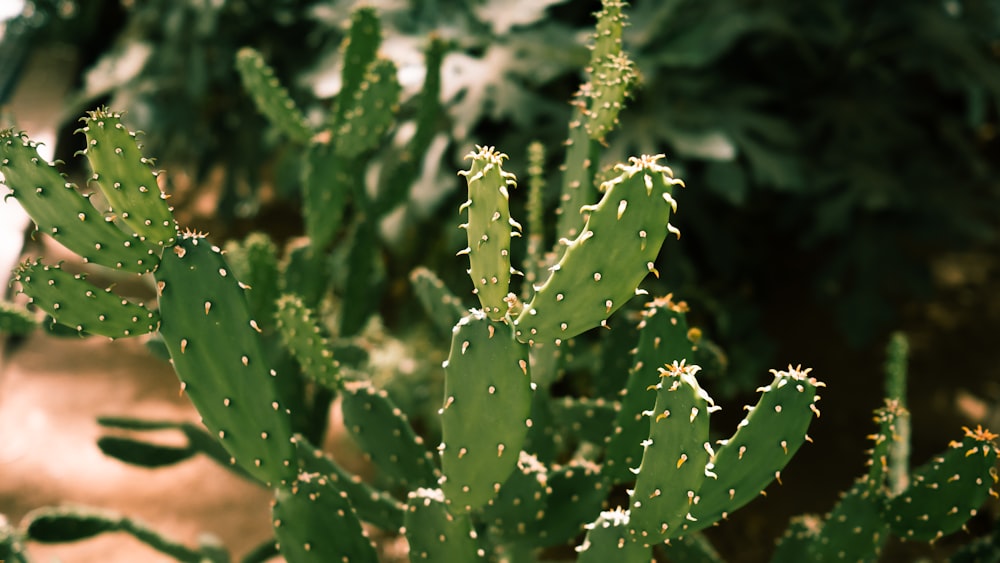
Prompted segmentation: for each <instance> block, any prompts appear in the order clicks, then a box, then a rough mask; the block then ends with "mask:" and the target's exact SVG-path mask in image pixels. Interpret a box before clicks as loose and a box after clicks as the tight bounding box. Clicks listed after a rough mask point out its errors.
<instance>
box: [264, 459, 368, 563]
mask: <svg viewBox="0 0 1000 563" xmlns="http://www.w3.org/2000/svg"><path fill="white" fill-rule="evenodd" d="M271 515H272V517H273V523H274V535H275V537H276V538H277V540H278V550H279V551H280V552H281V554H282V555H283V556H284V557H285V559H286V560H288V561H294V562H295V563H311V562H315V563H330V562H331V561H350V562H351V563H365V562H371V563H377V561H378V557H377V556H376V554H375V548H374V547H373V546H372V543H371V540H369V539H368V534H367V533H366V532H365V531H364V529H363V528H362V527H361V521H360V520H359V519H358V516H357V514H356V513H355V512H354V508H353V507H352V506H351V503H350V501H349V500H348V496H347V494H345V493H344V491H343V490H342V489H340V487H338V486H337V485H336V484H335V483H334V481H333V480H331V479H330V478H328V477H326V476H325V475H320V474H312V473H300V474H299V476H298V479H296V480H295V482H294V483H291V484H290V485H287V486H284V487H280V488H278V489H277V490H276V491H275V495H274V504H273V505H272V507H271ZM334 531H335V532H334Z"/></svg>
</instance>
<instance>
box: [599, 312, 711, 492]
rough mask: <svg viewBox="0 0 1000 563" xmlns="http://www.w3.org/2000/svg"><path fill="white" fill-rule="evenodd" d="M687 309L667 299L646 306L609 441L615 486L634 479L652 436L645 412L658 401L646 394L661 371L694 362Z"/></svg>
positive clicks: (609, 466) (609, 470)
mask: <svg viewBox="0 0 1000 563" xmlns="http://www.w3.org/2000/svg"><path fill="white" fill-rule="evenodd" d="M687 310H688V308H687V305H686V304H685V303H684V302H683V301H682V302H680V303H675V302H674V301H673V300H672V296H670V295H667V296H665V297H660V298H657V299H654V300H653V301H651V302H650V303H648V304H647V305H646V308H645V309H644V310H643V313H642V321H640V323H639V345H638V346H637V347H636V349H635V360H634V363H633V364H632V368H631V369H630V370H629V374H628V381H627V382H626V384H625V389H624V390H623V391H622V393H623V395H622V399H621V408H620V410H619V411H618V413H617V416H616V418H615V423H614V426H613V431H612V434H611V436H610V437H609V438H608V453H607V456H606V459H605V468H604V471H605V473H606V474H607V475H608V476H610V477H611V478H612V479H613V480H614V481H615V482H618V483H624V482H628V481H632V480H634V479H635V475H634V474H633V473H632V471H631V470H632V469H634V468H635V467H638V466H639V462H640V460H641V459H642V451H643V446H642V443H643V441H644V440H645V439H646V438H647V437H648V436H649V421H648V420H647V417H645V416H643V412H644V411H648V410H650V409H651V408H653V404H654V403H655V401H656V397H655V395H654V394H652V393H648V392H647V390H648V389H649V388H650V386H653V385H657V384H658V383H659V382H660V376H661V373H660V369H661V367H662V366H664V365H672V364H673V363H674V362H680V363H681V364H685V363H690V362H692V361H693V360H694V350H693V348H694V345H693V344H692V343H691V340H690V338H689V336H688V324H687V318H686V313H687Z"/></svg>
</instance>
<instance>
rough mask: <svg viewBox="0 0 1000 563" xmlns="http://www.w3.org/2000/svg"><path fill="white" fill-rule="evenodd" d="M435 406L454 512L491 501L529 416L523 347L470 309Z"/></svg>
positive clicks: (513, 460) (448, 494) (504, 326)
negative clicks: (439, 404)
mask: <svg viewBox="0 0 1000 563" xmlns="http://www.w3.org/2000/svg"><path fill="white" fill-rule="evenodd" d="M444 394H445V400H444V406H443V407H442V408H441V411H440V412H441V432H442V442H441V445H440V450H441V470H442V472H443V473H444V477H443V478H442V479H441V488H442V489H443V490H444V493H445V497H446V498H447V499H448V502H449V505H450V509H451V510H452V512H455V513H456V514H458V513H460V512H462V511H472V510H475V509H478V508H480V507H482V506H483V505H485V504H486V503H487V502H489V501H490V500H491V499H493V498H494V497H495V496H496V494H497V491H498V490H499V488H500V484H501V483H503V482H504V481H506V480H507V477H509V476H510V474H511V472H513V471H514V467H515V466H516V465H517V461H518V456H519V455H520V452H521V449H522V447H523V446H524V440H525V437H526V435H527V432H528V425H529V419H528V415H529V414H530V412H531V378H530V376H529V374H528V352H527V347H525V346H522V345H521V344H519V343H518V342H517V341H516V340H514V338H513V336H512V335H511V332H510V327H509V325H507V324H505V323H498V322H493V321H491V320H489V318H487V317H486V315H485V314H484V313H483V312H482V311H471V312H470V313H469V315H467V316H465V317H463V318H462V320H460V321H459V322H458V324H457V325H455V330H454V335H453V337H452V343H451V352H450V353H449V355H448V359H447V361H446V362H445V389H444Z"/></svg>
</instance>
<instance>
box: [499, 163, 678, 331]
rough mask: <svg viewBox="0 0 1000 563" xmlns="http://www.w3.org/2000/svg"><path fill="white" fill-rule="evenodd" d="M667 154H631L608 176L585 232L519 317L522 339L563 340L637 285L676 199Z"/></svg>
mask: <svg viewBox="0 0 1000 563" xmlns="http://www.w3.org/2000/svg"><path fill="white" fill-rule="evenodd" d="M660 158H663V155H656V156H646V155H644V156H642V157H639V158H636V157H632V158H630V159H629V164H627V165H625V164H619V165H618V166H617V167H616V169H617V170H619V171H620V172H621V173H620V174H619V175H618V176H616V177H615V178H613V179H611V180H609V181H607V182H605V183H604V184H603V185H602V187H603V189H604V197H602V198H601V201H600V202H599V203H598V204H597V205H592V206H584V207H583V208H581V210H580V211H581V212H583V213H589V214H590V215H589V217H588V219H587V222H586V224H585V225H584V227H583V232H582V233H580V236H578V237H577V238H576V239H574V240H572V241H565V244H566V245H567V249H566V252H565V254H563V257H562V259H561V260H560V261H559V263H558V264H556V265H555V266H553V267H552V268H551V270H552V274H551V275H550V276H549V279H548V281H546V282H545V283H544V284H543V285H542V286H541V287H539V288H537V292H536V293H535V296H534V297H533V298H532V299H531V301H530V302H529V303H528V304H527V305H525V306H524V311H523V312H522V313H521V314H520V315H519V316H518V317H517V319H516V320H515V322H514V326H515V334H516V336H517V338H518V340H520V341H521V342H526V343H532V342H546V341H555V342H557V343H558V342H561V341H563V340H566V339H568V338H572V337H574V336H576V335H578V334H580V333H581V332H584V331H586V330H590V329H591V328H594V327H596V326H599V325H601V324H603V323H604V322H605V321H606V320H607V318H608V317H609V316H610V315H611V314H612V313H614V312H615V311H616V310H618V308H619V307H621V306H622V305H624V304H625V302H626V301H628V300H629V299H630V298H631V297H632V296H633V295H635V293H636V291H637V290H638V287H639V283H640V282H641V281H642V280H643V278H645V277H646V275H647V274H649V273H650V272H652V273H654V274H657V272H656V268H655V267H654V265H653V263H654V261H655V260H656V256H657V254H659V252H660V247H661V246H662V245H663V241H664V240H665V239H666V237H667V233H670V232H673V233H678V231H677V229H675V228H674V227H673V226H672V225H670V223H669V219H670V214H671V212H673V211H674V210H675V209H676V207H677V204H676V202H675V201H674V198H673V196H672V195H671V194H672V193H673V189H674V186H676V185H678V184H680V185H684V183H683V182H682V181H681V180H677V179H674V178H673V172H672V171H671V170H670V168H668V167H666V166H662V165H660V164H658V163H657V161H658V160H659V159H660Z"/></svg>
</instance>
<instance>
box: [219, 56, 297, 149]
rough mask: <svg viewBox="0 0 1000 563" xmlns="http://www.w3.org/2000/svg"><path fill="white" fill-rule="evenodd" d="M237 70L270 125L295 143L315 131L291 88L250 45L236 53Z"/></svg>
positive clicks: (245, 87) (258, 109)
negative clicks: (292, 96)
mask: <svg viewBox="0 0 1000 563" xmlns="http://www.w3.org/2000/svg"><path fill="white" fill-rule="evenodd" d="M236 70H237V72H239V74H240V79H242V80H243V88H244V89H245V90H246V91H247V92H249V93H250V95H251V96H252V97H253V101H254V103H255V104H256V105H257V111H259V112H260V113H262V114H264V116H265V117H267V119H268V121H270V122H271V125H273V126H275V127H277V128H279V129H281V131H282V133H284V134H285V135H286V136H288V138H289V139H291V140H293V141H295V142H296V143H300V144H306V143H308V142H309V140H310V139H311V138H312V136H313V132H312V130H311V129H309V126H308V125H306V118H305V116H304V115H302V112H301V111H299V108H298V107H296V105H295V100H293V99H292V98H291V96H289V95H288V90H287V89H286V88H285V87H284V86H282V85H281V82H280V81H279V80H278V79H277V78H276V77H275V76H274V69H272V68H271V67H270V66H269V65H268V64H267V62H266V61H264V57H263V56H261V54H260V53H258V52H257V51H256V50H254V49H253V48H251V47H243V48H242V49H240V50H239V51H238V52H237V53H236Z"/></svg>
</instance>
